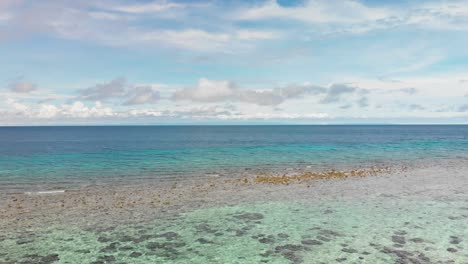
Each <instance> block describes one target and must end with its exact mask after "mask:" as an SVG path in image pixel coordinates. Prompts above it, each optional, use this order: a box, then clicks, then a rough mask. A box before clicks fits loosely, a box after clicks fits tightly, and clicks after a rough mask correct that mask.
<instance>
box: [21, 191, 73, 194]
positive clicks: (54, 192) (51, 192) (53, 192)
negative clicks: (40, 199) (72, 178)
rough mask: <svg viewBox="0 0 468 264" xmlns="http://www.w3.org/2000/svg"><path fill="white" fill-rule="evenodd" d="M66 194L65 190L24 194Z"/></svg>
mask: <svg viewBox="0 0 468 264" xmlns="http://www.w3.org/2000/svg"><path fill="white" fill-rule="evenodd" d="M64 192H65V190H53V191H38V192H25V193H24V194H27V195H38V194H56V193H64Z"/></svg>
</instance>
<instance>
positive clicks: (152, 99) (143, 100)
mask: <svg viewBox="0 0 468 264" xmlns="http://www.w3.org/2000/svg"><path fill="white" fill-rule="evenodd" d="M128 95H129V97H130V98H129V99H128V100H127V101H125V102H124V105H139V104H153V103H156V102H157V101H159V99H160V98H161V96H160V94H159V91H155V90H154V89H153V88H152V87H151V86H138V87H135V88H133V89H131V90H130V91H129V92H128Z"/></svg>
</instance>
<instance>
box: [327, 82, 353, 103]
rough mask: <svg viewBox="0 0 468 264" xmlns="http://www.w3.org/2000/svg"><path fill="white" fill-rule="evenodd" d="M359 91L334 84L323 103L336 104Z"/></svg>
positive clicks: (344, 85) (351, 87)
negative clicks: (344, 97)
mask: <svg viewBox="0 0 468 264" xmlns="http://www.w3.org/2000/svg"><path fill="white" fill-rule="evenodd" d="M355 91H357V88H356V87H353V86H349V85H347V84H333V85H331V86H330V88H329V89H328V91H327V95H326V96H325V98H323V99H322V101H321V102H322V103H336V102H339V101H340V100H341V99H342V97H343V96H344V95H346V94H352V93H354V92H355Z"/></svg>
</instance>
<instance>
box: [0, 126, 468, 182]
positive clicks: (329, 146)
mask: <svg viewBox="0 0 468 264" xmlns="http://www.w3.org/2000/svg"><path fill="white" fill-rule="evenodd" d="M453 157H461V158H466V157H468V126H462V125H459V126H458V125H453V126H435V125H428V126H384V125H375V126H364V125H355V126H349V125H343V126H102V127H97V126H96V127H0V186H1V187H0V190H1V189H3V190H5V189H11V188H13V189H14V188H18V189H21V188H26V187H24V186H31V185H32V186H33V185H40V184H48V183H68V182H90V183H92V182H93V181H102V180H105V179H120V180H122V179H126V180H133V179H139V178H166V177H173V176H178V177H197V176H202V175H206V174H232V173H234V172H240V171H243V172H245V171H247V170H250V169H255V170H259V169H265V170H272V169H273V170H274V169H277V168H278V169H284V168H295V167H306V166H309V167H312V168H314V167H320V168H321V167H337V166H346V165H359V164H369V163H370V164H372V163H378V162H379V163H380V162H386V163H393V162H395V163H398V162H405V163H408V162H412V161H417V160H421V159H438V158H453Z"/></svg>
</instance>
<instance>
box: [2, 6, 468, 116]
mask: <svg viewBox="0 0 468 264" xmlns="http://www.w3.org/2000/svg"><path fill="white" fill-rule="evenodd" d="M467 33H468V2H466V1H404V0H399V1H377V0H362V1H357V0H356V1H350V0H339V1H338V0H327V1H326V0H303V1H301V0H281V1H273V0H266V1H264V0H251V1H221V0H206V1H205V0H198V1H171V0H145V1H124V0H107V1H103V0H102V1H95V0H81V1H71V0H70V1H47V0H44V1H32V0H2V1H1V2H0V58H1V60H0V125H41V124H45V125H46V124H172V123H210V124H211V123H214V124H216V123H220V124H225V123H228V124H237V123H298V124H330V123H468V50H467V49H466V46H468V34H467Z"/></svg>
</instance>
